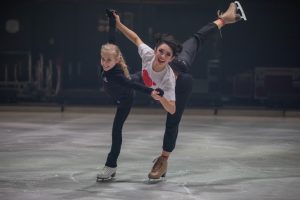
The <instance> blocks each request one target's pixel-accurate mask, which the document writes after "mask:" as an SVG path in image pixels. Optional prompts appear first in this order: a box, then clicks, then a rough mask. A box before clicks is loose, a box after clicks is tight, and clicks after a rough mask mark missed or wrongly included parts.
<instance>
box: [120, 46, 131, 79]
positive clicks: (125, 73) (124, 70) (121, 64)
mask: <svg viewBox="0 0 300 200" xmlns="http://www.w3.org/2000/svg"><path fill="white" fill-rule="evenodd" d="M120 66H121V68H122V70H123V72H124V75H125V76H126V78H128V79H131V78H130V73H129V70H128V66H127V64H126V62H125V59H124V57H123V55H122V53H121V51H120Z"/></svg>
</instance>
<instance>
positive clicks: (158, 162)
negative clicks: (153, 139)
mask: <svg viewBox="0 0 300 200" xmlns="http://www.w3.org/2000/svg"><path fill="white" fill-rule="evenodd" d="M153 162H154V165H153V167H152V169H151V172H150V173H149V174H148V178H149V180H151V179H156V180H157V179H160V178H161V177H162V178H164V177H165V176H166V173H167V168H168V161H167V159H166V158H165V157H163V156H159V157H158V158H156V159H155V160H154V161H153Z"/></svg>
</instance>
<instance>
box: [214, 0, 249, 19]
mask: <svg viewBox="0 0 300 200" xmlns="http://www.w3.org/2000/svg"><path fill="white" fill-rule="evenodd" d="M237 10H239V11H240V12H241V14H242V16H241V15H240V14H239V13H237ZM217 15H218V17H219V18H220V19H222V20H223V21H224V23H225V24H232V23H235V22H237V21H240V20H241V19H243V20H247V19H246V15H245V13H244V10H243V8H242V6H241V4H240V3H239V2H238V1H235V2H234V3H230V5H229V7H228V9H227V10H226V12H225V13H222V12H221V11H220V10H218V12H217Z"/></svg>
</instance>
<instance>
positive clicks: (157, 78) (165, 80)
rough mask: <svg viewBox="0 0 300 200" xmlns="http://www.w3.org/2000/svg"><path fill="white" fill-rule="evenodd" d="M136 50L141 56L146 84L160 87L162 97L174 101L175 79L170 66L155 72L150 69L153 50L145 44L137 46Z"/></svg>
mask: <svg viewBox="0 0 300 200" xmlns="http://www.w3.org/2000/svg"><path fill="white" fill-rule="evenodd" d="M138 52H139V54H140V56H141V58H142V78H143V81H144V83H145V85H146V86H148V87H151V88H153V89H155V88H161V89H162V90H164V97H165V98H166V99H168V100H171V101H175V100H176V98H175V85H176V79H175V74H174V72H173V70H172V68H171V67H170V66H169V65H167V66H166V68H165V69H164V70H163V71H160V72H155V71H153V69H152V64H153V61H154V58H155V56H154V50H153V49H152V48H150V47H149V46H148V45H146V44H141V45H139V47H138Z"/></svg>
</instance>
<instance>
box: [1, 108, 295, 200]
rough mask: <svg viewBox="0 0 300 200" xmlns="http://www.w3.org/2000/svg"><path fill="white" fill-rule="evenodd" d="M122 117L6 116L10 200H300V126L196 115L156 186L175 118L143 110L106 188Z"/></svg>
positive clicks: (87, 113) (94, 113)
mask: <svg viewBox="0 0 300 200" xmlns="http://www.w3.org/2000/svg"><path fill="white" fill-rule="evenodd" d="M257 115H260V114H257ZM113 117H114V109H112V108H105V109H97V110H93V109H91V110H83V111H81V110H76V111H70V110H69V111H68V110H66V111H65V112H63V113H61V112H59V110H58V111H53V110H50V111H46V110H37V111H27V110H24V111H22V110H17V111H5V110H2V111H1V112H0V137H1V139H0V163H1V164H0V199H1V200H56V199H57V200H64V199H75V200H121V199H122V200H150V199H151V200H153V199H157V200H158V199H159V200H164V199H168V200H298V199H299V196H300V190H299V189H300V118H297V117H281V116H273V117H271V116H263V115H261V116H245V115H244V116H243V115H238V116H234V115H230V114H229V115H221V114H220V115H218V116H215V115H212V114H207V113H206V114H203V113H201V112H199V113H197V111H193V112H186V113H185V114H184V115H183V119H182V122H181V126H180V131H179V135H178V140H177V145H176V148H175V151H174V152H173V153H172V154H171V157H170V159H169V167H168V172H167V177H166V180H164V181H161V182H157V183H152V182H151V183H150V182H148V179H147V174H148V172H149V170H150V169H151V167H152V161H153V159H154V158H155V157H156V156H158V155H159V153H160V151H161V146H162V138H163V133H164V123H165V114H164V113H163V112H160V111H159V112H157V111H149V110H148V109H145V110H138V109H136V108H133V110H132V113H131V115H130V116H129V118H128V120H127V122H126V124H125V126H124V131H123V146H122V151H121V155H120V157H119V161H118V170H117V176H116V178H115V179H114V180H113V181H109V182H103V183H97V182H96V175H97V173H98V171H99V170H100V169H101V168H102V167H103V165H104V163H105V159H106V156H107V153H108V151H109V149H110V143H111V126H112V120H113Z"/></svg>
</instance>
